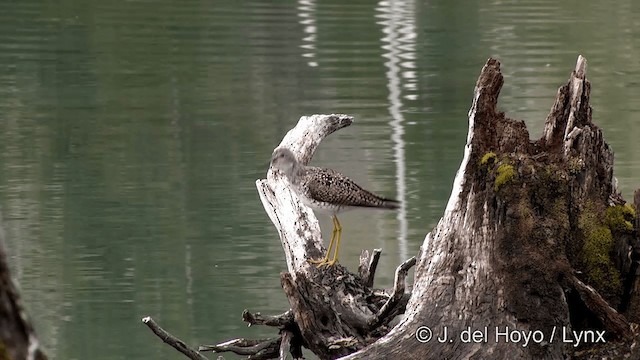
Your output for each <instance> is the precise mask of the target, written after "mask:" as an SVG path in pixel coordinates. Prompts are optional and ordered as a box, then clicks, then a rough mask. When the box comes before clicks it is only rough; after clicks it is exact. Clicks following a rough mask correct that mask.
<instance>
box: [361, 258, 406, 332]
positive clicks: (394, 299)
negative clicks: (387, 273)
mask: <svg viewBox="0 0 640 360" xmlns="http://www.w3.org/2000/svg"><path fill="white" fill-rule="evenodd" d="M415 264H416V258H415V256H414V257H412V258H410V259H409V260H406V261H405V262H403V263H402V264H400V266H398V268H397V269H396V276H395V280H394V282H393V293H392V294H391V296H390V297H389V299H388V300H387V302H386V303H385V304H384V305H382V307H381V308H380V310H379V311H378V313H377V314H376V315H375V317H374V318H373V320H372V321H371V322H370V324H371V325H373V326H376V327H377V326H379V325H380V324H384V323H388V322H389V321H391V320H392V319H391V318H390V316H389V315H392V314H394V313H395V312H394V310H395V308H396V306H397V305H398V304H400V303H401V301H400V300H402V298H403V296H404V295H405V294H404V280H405V279H406V277H407V272H409V269H411V268H412V267H413V266H414V265H415Z"/></svg>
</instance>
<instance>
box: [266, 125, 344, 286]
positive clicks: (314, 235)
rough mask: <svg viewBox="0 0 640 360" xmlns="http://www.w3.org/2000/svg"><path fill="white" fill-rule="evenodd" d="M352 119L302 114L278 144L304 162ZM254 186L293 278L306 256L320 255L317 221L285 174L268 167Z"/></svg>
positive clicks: (321, 247)
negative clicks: (290, 185)
mask: <svg viewBox="0 0 640 360" xmlns="http://www.w3.org/2000/svg"><path fill="white" fill-rule="evenodd" d="M352 121H353V118H352V117H351V116H347V115H335V114H334V115H312V116H303V117H301V118H300V120H299V121H298V124H297V125H296V127H294V128H293V129H291V130H290V131H289V132H288V133H287V135H286V136H285V137H284V138H283V139H282V142H281V143H280V145H279V146H278V147H286V148H288V149H290V150H291V151H292V152H293V153H294V154H295V155H296V157H297V158H298V161H300V162H301V163H303V164H305V165H306V164H307V163H308V162H309V160H311V157H312V156H313V153H314V151H315V150H316V148H317V147H318V144H320V141H322V139H324V138H325V137H327V136H328V135H329V134H331V133H333V132H334V131H336V130H339V129H341V128H343V127H345V126H349V125H350V124H351V122H352ZM256 187H257V188H258V194H259V195H260V200H261V201H262V205H263V206H264V209H265V211H266V212H267V215H269V218H270V219H271V221H272V222H273V224H274V225H275V227H276V229H277V230H278V233H279V234H280V240H281V242H282V247H283V248H284V253H285V258H286V262H287V268H288V270H289V272H290V273H291V274H292V276H293V277H294V278H295V274H296V271H299V270H301V271H304V269H308V268H309V266H310V264H309V263H308V262H307V260H308V259H310V258H319V257H320V256H322V254H323V251H324V248H323V246H322V235H321V233H320V226H319V225H318V220H317V219H316V217H315V215H314V214H313V211H312V210H311V209H309V208H308V207H306V206H305V205H303V204H302V203H301V202H300V201H299V200H298V198H297V197H296V195H295V194H294V193H293V192H291V190H290V187H289V183H288V181H287V179H286V177H285V176H284V175H283V174H281V173H280V172H276V171H275V170H273V169H271V168H270V169H269V171H268V172H267V179H266V180H265V179H260V180H257V181H256Z"/></svg>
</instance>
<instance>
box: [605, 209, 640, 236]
mask: <svg viewBox="0 0 640 360" xmlns="http://www.w3.org/2000/svg"><path fill="white" fill-rule="evenodd" d="M635 218H636V210H635V209H634V208H633V206H631V205H630V204H625V205H616V206H611V207H608V208H607V211H606V212H605V215H604V223H605V225H607V226H608V227H609V229H611V231H613V232H632V231H633V221H634V219H635Z"/></svg>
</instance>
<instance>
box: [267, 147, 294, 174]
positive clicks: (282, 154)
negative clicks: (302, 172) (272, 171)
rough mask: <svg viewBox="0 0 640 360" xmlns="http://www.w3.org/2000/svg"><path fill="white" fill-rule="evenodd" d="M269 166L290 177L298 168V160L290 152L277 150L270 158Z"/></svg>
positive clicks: (282, 149) (284, 149)
mask: <svg viewBox="0 0 640 360" xmlns="http://www.w3.org/2000/svg"><path fill="white" fill-rule="evenodd" d="M271 166H272V167H274V168H276V169H278V170H280V171H282V172H284V173H285V175H287V176H291V175H292V174H293V172H294V170H295V169H296V168H297V166H298V160H297V159H296V156H295V155H293V153H292V152H291V150H289V149H287V148H277V149H276V150H275V151H274V152H273V155H272V156H271Z"/></svg>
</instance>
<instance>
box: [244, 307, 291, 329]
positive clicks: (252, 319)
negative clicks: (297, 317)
mask: <svg viewBox="0 0 640 360" xmlns="http://www.w3.org/2000/svg"><path fill="white" fill-rule="evenodd" d="M242 320H243V321H244V322H247V323H249V326H251V325H266V326H274V327H279V328H283V327H285V326H291V325H294V320H293V312H292V311H291V310H287V311H286V312H284V313H282V314H280V315H262V314H260V313H259V312H258V313H255V314H252V313H251V312H250V311H249V310H247V309H245V310H244V311H243V312H242Z"/></svg>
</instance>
